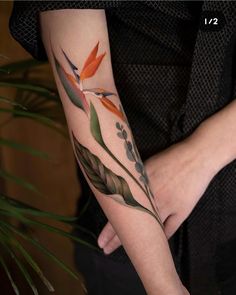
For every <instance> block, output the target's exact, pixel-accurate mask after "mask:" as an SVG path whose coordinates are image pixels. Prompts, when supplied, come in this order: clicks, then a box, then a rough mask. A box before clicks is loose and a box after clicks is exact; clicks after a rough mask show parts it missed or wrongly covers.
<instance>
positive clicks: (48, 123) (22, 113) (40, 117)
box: [0, 108, 68, 137]
mask: <svg viewBox="0 0 236 295" xmlns="http://www.w3.org/2000/svg"><path fill="white" fill-rule="evenodd" d="M0 113H10V114H12V115H14V116H16V117H23V118H29V119H32V120H34V121H36V122H39V123H41V124H43V125H45V126H47V127H49V128H51V129H53V130H56V131H57V132H58V133H60V134H61V135H63V136H65V137H68V134H67V133H66V132H65V131H64V130H63V129H62V128H60V127H58V126H56V124H55V122H54V121H53V120H51V119H49V118H47V117H45V116H43V115H40V114H35V113H32V112H27V111H22V110H16V109H5V108H0Z"/></svg>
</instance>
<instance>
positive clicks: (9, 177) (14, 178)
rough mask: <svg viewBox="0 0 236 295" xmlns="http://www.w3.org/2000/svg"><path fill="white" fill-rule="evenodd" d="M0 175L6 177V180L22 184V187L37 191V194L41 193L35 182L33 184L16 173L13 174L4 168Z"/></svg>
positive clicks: (0, 170)
mask: <svg viewBox="0 0 236 295" xmlns="http://www.w3.org/2000/svg"><path fill="white" fill-rule="evenodd" d="M0 177H2V178H4V179H6V180H11V181H13V182H15V183H16V184H18V185H21V186H22V187H24V188H26V189H28V190H30V191H32V192H34V193H36V194H39V195H40V194H41V193H40V192H39V191H38V190H37V188H36V187H35V186H34V185H33V184H31V183H30V182H28V181H26V180H25V179H23V178H20V177H18V176H15V175H13V174H11V173H9V172H7V171H5V170H3V169H0Z"/></svg>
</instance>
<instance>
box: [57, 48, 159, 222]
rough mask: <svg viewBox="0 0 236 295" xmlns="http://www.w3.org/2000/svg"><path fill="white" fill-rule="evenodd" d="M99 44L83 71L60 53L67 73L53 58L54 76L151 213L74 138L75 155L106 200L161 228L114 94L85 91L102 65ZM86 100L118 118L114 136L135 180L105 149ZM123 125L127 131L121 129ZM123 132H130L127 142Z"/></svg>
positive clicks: (92, 90) (122, 112)
mask: <svg viewBox="0 0 236 295" xmlns="http://www.w3.org/2000/svg"><path fill="white" fill-rule="evenodd" d="M98 47H99V43H97V45H96V46H95V47H94V48H93V50H92V51H91V53H90V54H89V56H88V57H87V59H86V61H85V63H84V65H83V67H82V70H81V71H79V69H78V67H77V66H76V65H75V64H74V63H73V62H72V61H71V60H70V58H69V57H68V56H67V54H66V52H65V51H63V50H62V53H63V56H64V57H65V60H66V62H67V67H69V68H70V70H71V71H70V72H71V73H68V72H67V71H66V70H65V69H64V67H63V66H62V64H61V63H60V62H59V61H58V59H57V58H56V56H55V54H54V53H53V58H54V62H55V67H56V70H57V74H58V76H59V78H60V80H61V83H62V85H63V87H64V89H65V91H66V93H67V95H68V98H69V99H70V101H71V102H72V103H73V104H74V105H75V106H76V107H78V108H79V109H80V110H81V111H83V112H84V113H85V114H86V115H87V116H88V120H89V124H90V131H91V135H92V136H93V138H94V140H95V141H96V142H97V143H98V144H99V145H100V146H101V147H102V148H103V149H104V151H105V152H106V153H107V154H108V155H109V156H110V157H111V158H112V159H113V160H114V161H115V162H116V163H117V164H118V165H119V166H120V168H121V169H122V170H123V171H125V172H126V174H127V175H128V176H130V177H131V178H132V179H133V180H134V182H135V183H136V185H137V186H138V187H139V188H140V189H141V190H142V191H143V193H144V194H145V195H146V197H147V198H148V200H149V202H150V205H151V207H152V210H153V212H152V211H151V210H149V209H147V208H145V207H144V206H143V205H141V204H140V203H139V202H138V201H137V200H136V199H135V198H134V196H133V195H132V193H131V190H130V187H129V185H128V183H127V181H126V180H125V179H124V177H121V176H119V175H117V174H115V173H114V172H113V171H112V170H111V169H108V168H107V167H106V166H105V165H104V163H102V161H101V159H99V157H98V156H96V155H94V154H93V153H92V152H91V151H90V150H89V149H88V148H86V147H84V146H83V145H82V144H81V143H80V142H79V141H78V139H77V138H76V137H75V136H74V134H73V132H72V134H73V136H72V137H73V142H74V147H75V153H76V156H77V159H78V161H79V162H80V165H81V166H82V169H83V170H84V173H85V174H86V176H87V178H88V179H89V181H90V182H91V183H92V185H93V186H94V187H95V188H96V189H97V190H98V191H99V192H100V193H103V194H104V195H106V196H110V197H111V198H112V199H114V200H116V201H117V202H119V203H120V204H123V205H126V206H129V207H133V208H136V209H139V210H142V211H145V212H147V213H149V214H150V215H152V216H153V217H154V218H155V219H156V220H157V221H158V223H159V224H160V225H161V226H162V222H161V220H160V217H159V215H158V210H157V208H156V206H155V203H154V201H153V199H152V194H151V191H150V189H149V187H148V179H147V175H146V173H145V170H144V166H143V164H142V161H141V158H140V156H139V154H138V151H137V148H136V146H135V143H134V140H133V137H132V133H131V131H130V128H129V124H128V121H127V118H126V116H125V113H124V111H123V109H122V106H121V105H119V107H117V106H116V104H114V103H113V102H112V101H111V99H110V97H112V96H116V93H113V92H111V91H108V90H105V89H102V88H85V87H84V83H85V80H86V79H88V78H90V77H92V76H94V75H95V73H96V71H97V69H98V68H99V65H100V64H101V62H102V60H103V58H104V56H105V54H106V53H102V54H100V55H97V53H98ZM88 96H89V97H95V98H96V99H97V100H98V101H99V102H100V103H101V105H102V106H103V107H104V108H105V109H106V110H107V111H109V112H110V113H111V114H113V115H114V116H115V117H116V118H117V122H116V125H115V126H116V128H117V130H118V132H117V135H118V136H119V137H120V138H121V139H123V140H124V146H125V151H124V152H126V155H127V158H128V160H130V161H132V162H134V168H135V170H136V173H137V176H135V175H134V174H132V173H131V172H130V170H129V169H127V167H126V166H125V164H123V163H122V162H121V161H120V160H119V159H118V158H117V156H116V155H114V153H113V152H112V151H111V149H110V148H109V147H108V145H107V144H106V143H105V141H104V139H103V136H102V131H101V126H100V122H99V117H98V114H97V111H96V108H95V106H94V104H93V103H92V100H91V99H90V101H89V100H88ZM124 125H125V126H126V127H124ZM126 130H129V134H131V135H130V138H129V136H128V133H127V131H126Z"/></svg>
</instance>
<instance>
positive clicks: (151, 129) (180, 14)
mask: <svg viewBox="0 0 236 295" xmlns="http://www.w3.org/2000/svg"><path fill="white" fill-rule="evenodd" d="M63 8H95V9H97V8H105V9H106V17H107V24H108V32H109V39H110V46H111V57H112V65H113V72H114V77H115V81H116V85H117V89H118V92H119V95H120V98H121V101H122V104H123V106H124V109H125V112H126V114H127V116H128V119H129V122H130V125H131V128H132V130H133V133H134V138H135V140H136V143H137V146H138V149H139V151H140V154H141V157H142V158H143V160H145V159H146V158H148V157H149V156H151V155H153V154H155V153H157V152H159V151H160V150H162V149H164V148H167V147H168V146H170V145H171V144H172V143H174V142H177V141H179V140H181V139H183V138H185V137H187V136H188V135H189V134H191V133H192V132H193V131H194V129H195V128H196V127H197V126H198V125H199V124H200V123H201V122H202V121H203V120H204V119H206V118H207V117H209V116H211V115H212V114H214V113H215V112H216V111H217V110H220V109H221V108H222V107H224V106H225V105H226V104H228V103H229V102H230V101H231V100H232V99H234V97H235V95H236V92H235V89H236V84H235V69H236V66H235V40H236V36H235V34H236V18H235V16H236V3H234V2H230V1H228V2H222V1H218V2H214V1H209V2H207V1H206V2H192V1H191V2H182V1H175V2H160V1H130V2H129V1H73V2H71V1H70V2H69V1H62V2H55V1H54V2H51V1H50V2H25V3H24V2H23V3H22V2H15V4H14V9H13V14H12V17H11V21H10V29H11V32H12V34H13V36H14V37H15V38H16V39H17V40H18V41H19V42H20V43H21V44H22V45H23V46H24V47H25V48H26V49H27V50H28V51H30V52H31V53H32V55H33V56H35V57H36V58H38V59H44V58H45V51H44V49H43V47H42V42H41V40H40V34H39V33H40V32H39V26H38V12H39V11H42V10H50V9H63ZM208 10H210V11H222V12H223V13H224V17H225V20H226V25H225V26H224V28H223V29H222V30H220V31H218V32H206V31H201V30H200V29H199V26H198V24H199V19H200V17H201V16H202V14H203V12H204V11H208ZM235 172H236V161H233V162H232V163H230V164H229V165H228V166H227V167H225V168H224V169H222V170H221V171H220V172H219V173H218V174H217V175H216V176H215V178H214V179H213V180H212V182H211V183H210V185H209V187H208V188H207V190H206V192H205V193H204V195H203V197H202V198H201V200H200V202H199V203H198V205H197V206H196V207H195V209H194V211H193V212H192V214H191V215H190V217H189V218H188V219H187V220H186V221H185V222H184V224H183V225H182V226H181V227H180V229H179V230H178V232H177V233H176V234H175V235H174V237H173V238H172V239H171V241H170V246H171V250H172V254H173V257H174V259H175V263H176V266H177V270H178V272H179V274H180V276H181V278H182V280H183V282H184V283H185V284H186V285H187V286H188V287H189V289H190V291H191V294H193V295H200V294H201V295H205V294H207V295H216V294H227V295H232V294H233V293H232V292H231V291H227V290H230V286H231V285H232V282H233V281H234V277H235V273H234V272H232V271H231V270H232V267H231V263H230V261H231V260H232V258H231V257H230V255H226V254H227V251H228V249H229V248H230V249H232V248H233V245H234V244H235V241H236V226H235V225H236V198H235V196H236V178H235ZM78 174H79V177H80V180H81V183H82V188H83V195H82V198H81V201H80V204H79V209H80V208H81V207H82V205H83V204H84V203H85V202H86V201H87V199H88V197H89V196H91V191H90V190H89V188H88V186H87V184H86V182H85V179H84V177H83V175H82V174H81V172H80V171H79V172H78ZM90 200H91V201H90V204H89V206H88V209H87V211H86V213H85V214H84V215H83V216H82V217H81V219H80V224H81V225H84V226H86V227H87V228H89V229H90V230H92V231H93V232H94V233H95V234H96V235H97V236H98V235H99V233H100V231H101V229H102V228H103V226H104V225H105V224H106V222H107V218H106V217H105V215H104V213H103V212H102V210H101V208H100V206H99V204H98V203H97V201H96V199H95V197H94V196H92V197H91V198H90ZM78 234H79V235H80V236H82V233H81V232H80V233H78ZM84 238H86V239H88V240H89V237H87V236H84ZM224 245H227V247H226V246H224ZM230 246H231V247H230ZM107 259H110V260H113V261H119V263H124V264H128V263H130V261H129V258H128V256H127V255H126V253H125V251H124V249H123V247H120V248H119V249H118V250H116V251H115V252H114V253H113V254H111V255H109V256H108V257H107ZM221 269H222V270H223V271H221ZM231 290H232V288H231ZM227 292H228V293H227ZM230 292H231V293H230Z"/></svg>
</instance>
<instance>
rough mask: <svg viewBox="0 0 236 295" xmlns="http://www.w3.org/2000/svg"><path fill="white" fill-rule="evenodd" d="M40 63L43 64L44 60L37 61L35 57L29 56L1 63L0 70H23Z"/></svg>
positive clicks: (9, 71)
mask: <svg viewBox="0 0 236 295" xmlns="http://www.w3.org/2000/svg"><path fill="white" fill-rule="evenodd" d="M42 64H45V62H41V61H37V60H36V59H33V58H31V59H26V60H21V61H17V62H13V63H10V64H6V65H3V66H1V67H0V71H4V72H6V73H9V74H10V73H14V72H17V71H20V72H23V71H25V70H29V69H30V68H32V67H37V66H40V65H42Z"/></svg>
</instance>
